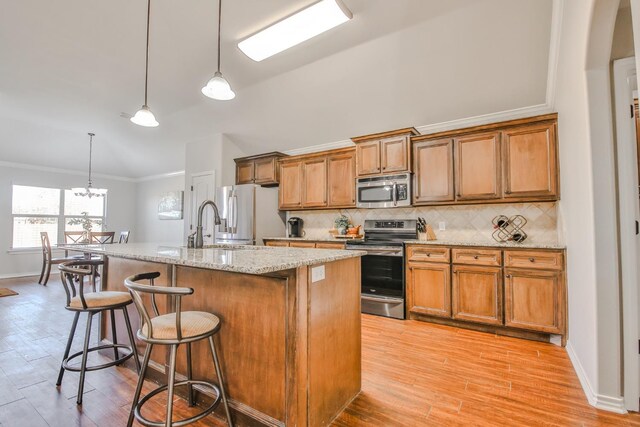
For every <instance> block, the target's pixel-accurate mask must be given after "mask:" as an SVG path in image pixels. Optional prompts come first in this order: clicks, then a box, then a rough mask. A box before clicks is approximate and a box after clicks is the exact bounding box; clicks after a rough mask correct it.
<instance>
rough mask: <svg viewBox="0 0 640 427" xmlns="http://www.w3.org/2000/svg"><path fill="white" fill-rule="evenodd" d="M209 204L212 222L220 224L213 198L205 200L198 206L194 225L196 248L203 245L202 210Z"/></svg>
mask: <svg viewBox="0 0 640 427" xmlns="http://www.w3.org/2000/svg"><path fill="white" fill-rule="evenodd" d="M207 205H210V206H211V207H212V208H213V215H214V218H215V219H214V222H215V224H216V225H220V214H219V213H218V207H217V206H216V204H215V203H213V200H205V201H204V202H202V204H201V205H200V207H199V208H198V225H197V226H196V249H200V248H202V247H203V246H204V239H203V236H202V212H203V211H204V208H206V207H207Z"/></svg>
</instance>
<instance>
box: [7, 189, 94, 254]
mask: <svg viewBox="0 0 640 427" xmlns="http://www.w3.org/2000/svg"><path fill="white" fill-rule="evenodd" d="M11 206H12V212H11V213H12V214H13V244H12V248H14V249H19V248H34V247H40V245H41V243H40V232H42V231H46V232H47V233H48V234H49V240H50V241H51V243H52V244H55V243H63V241H64V232H65V231H83V230H84V227H87V228H88V227H91V230H92V231H100V230H102V227H103V224H104V216H105V198H103V197H93V198H91V199H89V198H87V197H79V196H75V195H74V194H73V192H72V191H70V190H62V189H58V188H46V187H29V186H24V185H14V186H13V195H12V203H11Z"/></svg>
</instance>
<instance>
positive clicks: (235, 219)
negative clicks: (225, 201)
mask: <svg viewBox="0 0 640 427" xmlns="http://www.w3.org/2000/svg"><path fill="white" fill-rule="evenodd" d="M229 206H232V207H233V208H232V210H231V212H230V213H229V216H230V217H231V218H230V220H231V227H232V228H233V231H232V232H233V233H234V234H235V233H237V232H238V197H237V196H236V195H235V194H234V195H233V196H231V203H230V204H229Z"/></svg>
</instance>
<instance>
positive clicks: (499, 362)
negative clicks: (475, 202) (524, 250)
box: [0, 275, 640, 427]
mask: <svg viewBox="0 0 640 427" xmlns="http://www.w3.org/2000/svg"><path fill="white" fill-rule="evenodd" d="M1 287H8V288H11V289H13V290H15V291H17V292H18V293H19V295H17V296H10V297H4V298H0V425H2V426H15V425H20V426H29V427H31V426H65V427H66V426H109V427H111V426H124V425H126V420H127V416H128V411H129V405H130V399H131V396H132V395H133V390H134V387H135V381H136V378H137V377H136V374H135V373H134V372H133V371H131V370H129V369H127V368H123V367H115V368H110V369H107V370H102V371H95V372H89V373H88V374H87V379H86V385H85V395H84V404H83V406H82V407H81V408H79V407H77V406H76V404H75V393H76V389H77V384H78V375H77V374H75V373H71V372H67V373H66V374H65V378H64V381H63V384H62V387H61V389H60V390H58V389H57V388H56V387H55V384H54V383H55V380H56V374H57V369H58V368H59V364H60V359H61V358H62V353H63V351H64V345H65V343H66V339H67V334H68V331H69V328H70V325H71V320H72V314H71V313H69V312H67V311H66V310H64V308H63V306H64V291H63V290H62V285H61V284H60V282H59V281H58V280H57V277H53V275H52V280H50V282H49V284H48V286H46V287H43V286H40V285H38V284H37V283H36V278H25V279H7V280H0V288H1ZM81 321H82V319H81ZM362 326H363V330H362V336H363V338H362V339H363V347H362V349H363V384H362V393H361V394H360V395H359V396H358V397H357V398H356V399H355V400H354V401H353V402H352V403H351V405H349V406H348V407H347V408H346V410H345V411H344V412H343V413H342V414H341V415H340V416H339V417H338V419H337V420H335V422H334V425H335V426H422V425H425V426H427V425H429V426H431V425H433V426H440V425H446V426H450V425H453V426H455V425H460V426H462V425H464V426H469V425H474V426H489V425H491V426H495V425H509V426H512V425H523V426H533V425H560V426H596V425H603V426H604V425H606V426H611V425H628V426H640V415H639V414H637V413H634V414H629V415H617V414H611V413H608V412H604V411H599V410H596V409H594V408H593V407H591V406H590V405H589V404H588V403H587V400H586V398H585V396H584V393H583V392H582V389H581V387H580V383H579V382H578V379H577V377H576V375H575V373H574V371H573V368H572V366H571V363H570V361H569V358H568V357H567V354H566V352H565V351H564V349H562V348H560V347H556V346H553V345H551V344H543V343H537V342H531V341H524V340H519V339H515V338H507V337H498V336H495V335H491V334H485V333H481V332H473V331H466V330H460V329H455V328H451V327H447V326H439V325H432V324H426V323H421V322H417V321H397V320H392V319H385V318H380V317H375V316H368V315H363V317H362ZM78 330H79V331H78V334H79V335H78V338H79V337H80V336H81V334H82V333H83V331H84V328H83V327H78ZM93 337H94V338H95V337H97V330H95V328H94V333H93ZM78 338H76V340H75V343H74V349H76V348H79V347H80V344H81V340H80V339H78ZM92 357H93V358H95V360H96V361H97V359H99V358H101V357H103V356H100V355H96V356H92ZM152 386H153V385H151V384H147V385H145V390H143V393H146V392H148V391H149V390H150V389H151V388H152ZM164 398H165V395H164V394H163V395H160V396H159V397H158V398H157V401H156V399H154V401H152V402H151V403H150V406H149V411H148V412H147V413H146V415H148V416H150V417H151V416H152V415H150V413H157V414H158V417H157V418H156V419H160V418H161V417H162V415H163V413H164V407H163V404H162V402H163V401H164ZM151 405H153V406H151ZM176 408H177V409H176V416H180V417H183V416H184V415H186V414H187V413H189V412H190V411H191V410H190V409H189V408H188V407H187V406H186V404H185V402H184V401H183V400H182V399H179V398H177V399H176ZM194 425H198V426H224V425H226V424H225V423H224V420H221V419H219V418H215V417H209V418H207V419H205V420H202V421H200V422H199V423H197V424H194Z"/></svg>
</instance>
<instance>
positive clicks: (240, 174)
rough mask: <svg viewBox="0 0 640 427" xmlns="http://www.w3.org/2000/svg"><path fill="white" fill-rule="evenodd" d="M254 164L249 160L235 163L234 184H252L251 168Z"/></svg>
mask: <svg viewBox="0 0 640 427" xmlns="http://www.w3.org/2000/svg"><path fill="white" fill-rule="evenodd" d="M254 166H255V164H254V162H253V161H251V160H249V161H246V162H237V163H236V184H238V185H242V184H253V168H254Z"/></svg>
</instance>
